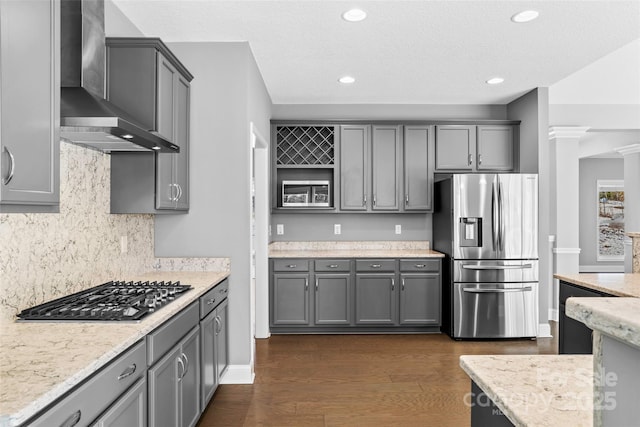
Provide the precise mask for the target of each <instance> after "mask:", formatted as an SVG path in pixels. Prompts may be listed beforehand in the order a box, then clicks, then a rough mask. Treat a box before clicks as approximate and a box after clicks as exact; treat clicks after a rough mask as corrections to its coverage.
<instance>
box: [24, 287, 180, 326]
mask: <svg viewBox="0 0 640 427" xmlns="http://www.w3.org/2000/svg"><path fill="white" fill-rule="evenodd" d="M191 289H192V287H191V286H187V285H181V284H180V282H179V281H177V282H164V281H162V282H125V281H111V282H107V283H104V284H102V285H99V286H96V287H93V288H90V289H86V290H84V291H80V292H76V293H75V294H71V295H67V296H65V297H62V298H58V299H56V300H53V301H49V302H46V303H44V304H40V305H37V306H35V307H31V308H28V309H26V310H23V311H22V312H21V313H20V314H18V321H56V322H57V321H134V322H135V321H139V320H140V319H142V318H143V317H145V316H146V315H148V314H151V313H153V312H155V311H156V310H158V309H159V308H161V307H163V306H165V305H167V304H170V303H171V302H173V301H174V300H175V299H176V298H179V297H180V296H181V295H182V294H183V293H185V292H187V291H189V290H191Z"/></svg>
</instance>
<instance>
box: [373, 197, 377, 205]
mask: <svg viewBox="0 0 640 427" xmlns="http://www.w3.org/2000/svg"><path fill="white" fill-rule="evenodd" d="M376 203H378V200H377V197H376V196H373V206H375V205H376Z"/></svg>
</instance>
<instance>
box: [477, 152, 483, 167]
mask: <svg viewBox="0 0 640 427" xmlns="http://www.w3.org/2000/svg"><path fill="white" fill-rule="evenodd" d="M481 164H482V154H478V166H480V165H481Z"/></svg>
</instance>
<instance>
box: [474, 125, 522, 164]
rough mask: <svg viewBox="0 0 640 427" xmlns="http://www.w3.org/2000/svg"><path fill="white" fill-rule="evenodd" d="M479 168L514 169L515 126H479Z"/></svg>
mask: <svg viewBox="0 0 640 427" xmlns="http://www.w3.org/2000/svg"><path fill="white" fill-rule="evenodd" d="M477 129H478V131H477V147H478V156H477V166H476V169H478V170H497V171H512V170H513V154H514V153H513V148H514V147H513V146H514V143H513V127H512V126H478V128H477Z"/></svg>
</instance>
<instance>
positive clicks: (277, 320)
mask: <svg viewBox="0 0 640 427" xmlns="http://www.w3.org/2000/svg"><path fill="white" fill-rule="evenodd" d="M271 307H272V319H271V322H272V324H274V325H309V320H310V317H309V274H308V273H275V274H274V275H273V292H272V297H271Z"/></svg>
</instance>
